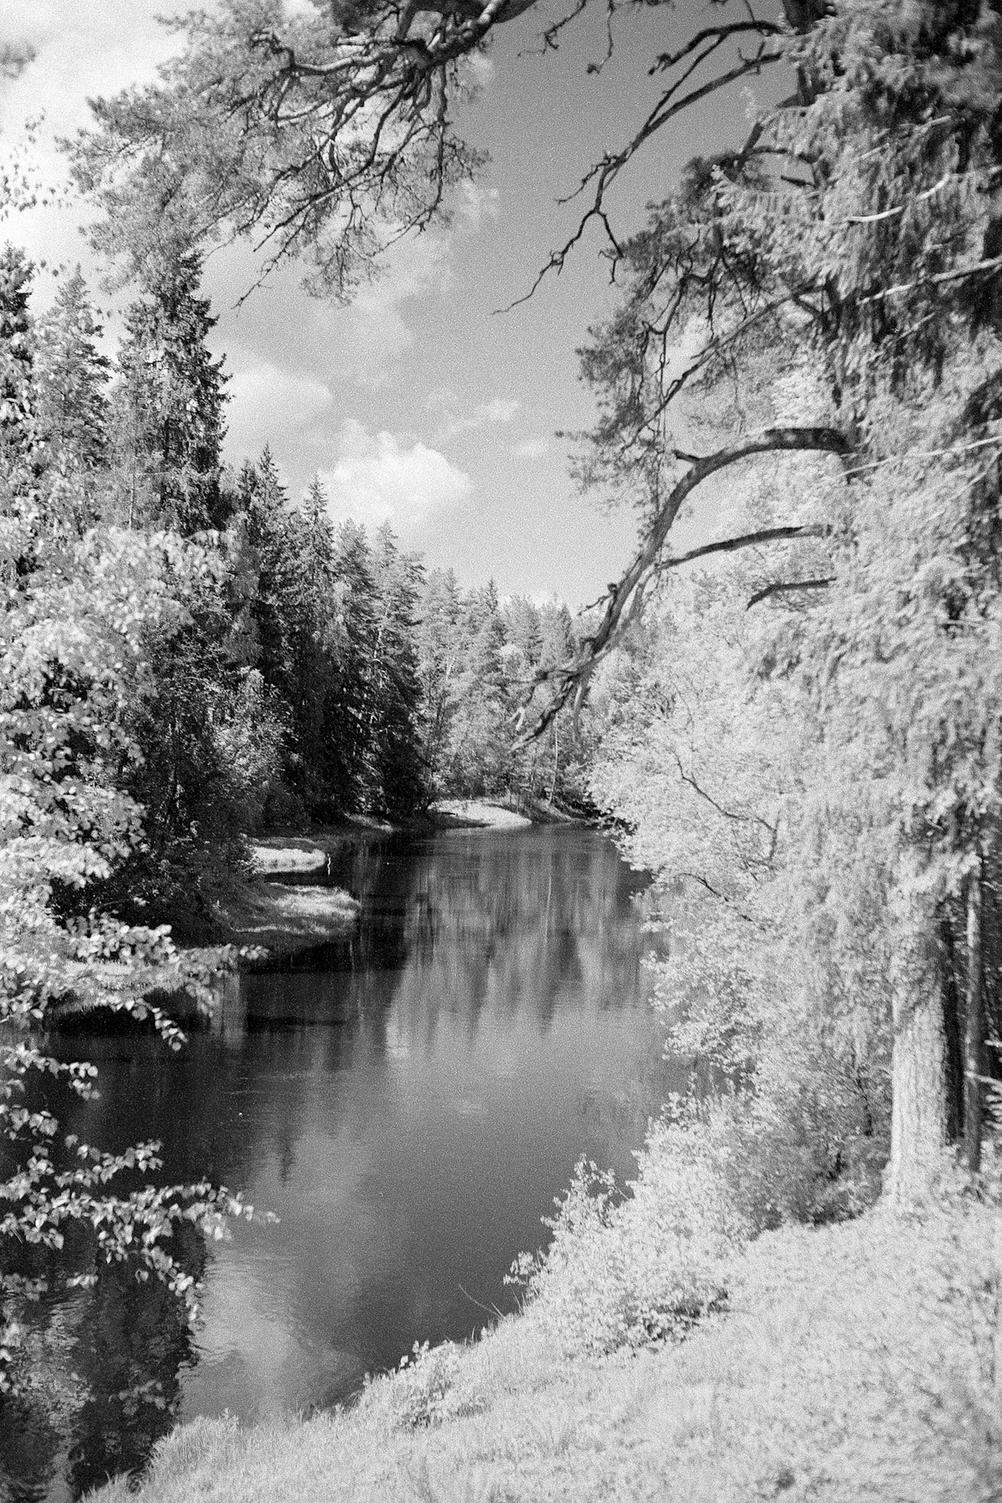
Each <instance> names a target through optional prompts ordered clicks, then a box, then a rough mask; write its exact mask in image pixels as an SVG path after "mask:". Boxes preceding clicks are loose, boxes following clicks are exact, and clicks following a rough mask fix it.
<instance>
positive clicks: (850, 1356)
mask: <svg viewBox="0 0 1002 1503" xmlns="http://www.w3.org/2000/svg"><path fill="white" fill-rule="evenodd" d="M994 1221H995V1217H994V1215H993V1213H992V1212H991V1211H990V1210H989V1209H987V1208H986V1207H985V1206H983V1205H982V1204H980V1203H978V1202H976V1201H974V1200H965V1199H964V1198H963V1197H959V1196H953V1197H952V1198H951V1199H949V1200H948V1201H947V1202H946V1203H944V1204H942V1205H939V1206H935V1207H928V1208H926V1209H925V1210H924V1211H922V1212H921V1213H915V1214H912V1215H908V1216H903V1215H895V1214H892V1213H891V1212H890V1211H888V1210H886V1209H878V1210H876V1211H873V1212H870V1213H869V1214H867V1215H865V1216H863V1217H861V1218H859V1219H858V1220H856V1221H853V1222H849V1223H844V1224H841V1225H838V1226H833V1227H828V1228H823V1229H818V1230H814V1229H807V1228H793V1229H787V1230H781V1231H778V1232H772V1233H767V1234H765V1235H764V1236H762V1237H760V1238H759V1239H757V1240H756V1241H755V1242H753V1243H752V1244H751V1245H750V1246H749V1247H748V1248H747V1249H746V1250H745V1251H744V1252H743V1253H741V1254H739V1255H738V1256H737V1257H736V1258H735V1259H734V1261H733V1264H732V1266H731V1267H730V1269H729V1271H728V1277H727V1283H728V1298H727V1305H726V1309H723V1310H721V1311H720V1313H718V1314H715V1315H713V1316H711V1317H709V1318H707V1319H704V1320H703V1321H701V1322H700V1323H699V1324H698V1325H697V1326H696V1327H695V1328H694V1329H693V1330H692V1332H691V1334H689V1336H688V1338H687V1339H685V1340H683V1341H675V1342H669V1343H666V1344H661V1345H656V1346H651V1345H647V1346H633V1347H623V1348H620V1349H619V1350H617V1351H613V1352H607V1353H604V1354H599V1355H589V1354H588V1353H587V1352H584V1351H582V1350H580V1349H579V1350H577V1351H576V1352H572V1351H571V1349H570V1348H569V1346H568V1343H567V1341H566V1339H562V1338H564V1337H566V1334H567V1333H566V1328H563V1329H562V1327H561V1319H560V1318H558V1319H557V1320H556V1322H555V1321H554V1318H553V1311H552V1310H549V1311H548V1309H547V1300H546V1298H545V1297H540V1298H539V1299H538V1300H537V1301H536V1302H535V1303H534V1304H531V1305H530V1306H529V1307H528V1309H527V1310H526V1312H525V1313H524V1314H523V1315H522V1316H520V1317H516V1318H514V1319H511V1320H507V1321H505V1322H503V1323H501V1324H500V1325H499V1326H498V1327H497V1328H496V1329H495V1330H494V1331H492V1332H490V1333H489V1334H487V1335H486V1336H485V1337H483V1338H482V1339H481V1340H480V1341H479V1342H477V1343H475V1344H474V1345H472V1346H471V1347H469V1348H465V1349H460V1348H457V1347H454V1346H445V1347H442V1348H438V1349H437V1350H435V1349H433V1350H432V1351H431V1352H429V1353H426V1354H423V1355H421V1356H419V1357H418V1358H417V1360H415V1361H414V1362H412V1363H409V1364H408V1365H407V1366H406V1367H405V1368H404V1369H403V1370H402V1371H401V1372H399V1373H397V1374H395V1375H392V1376H390V1377H389V1378H383V1379H380V1380H378V1381H377V1382H376V1383H374V1384H373V1385H372V1386H371V1387H370V1388H369V1389H368V1390H367V1392H366V1393H365V1395H364V1396H363V1398H362V1400H361V1402H360V1403H359V1404H358V1405H357V1406H356V1407H355V1408H354V1409H352V1410H348V1411H344V1412H340V1413H337V1414H335V1415H333V1416H321V1417H318V1418H315V1419H313V1420H310V1421H308V1422H296V1421H290V1422H288V1423H285V1424H268V1425H261V1426H258V1427H252V1428H249V1429H246V1430H241V1429H239V1428H238V1427H237V1426H236V1425H235V1424H234V1423H232V1422H231V1421H229V1420H218V1421H198V1422H196V1423H195V1424H193V1425H190V1426H188V1427H186V1428H183V1429H181V1430H179V1431H178V1432H176V1433H175V1434H174V1435H173V1436H172V1437H171V1438H170V1439H169V1440H168V1441H167V1442H166V1443H165V1444H164V1445H163V1447H162V1449H161V1451H160V1452H159V1454H158V1456H157V1458H156V1460H155V1462H154V1464H153V1466H152V1469H151V1472H150V1475H149V1477H148V1478H147V1480H146V1481H145V1483H144V1486H143V1488H142V1490H141V1493H140V1498H141V1499H142V1503H189V1500H190V1499H192V1498H199V1499H203V1500H219V1503H223V1500H226V1503H266V1500H267V1503H284V1500H289V1503H292V1500H295V1503H330V1500H332V1499H342V1498H343V1499H352V1500H357V1503H368V1500H371V1503H384V1500H389V1499H394V1500H395V1499H400V1500H404V1499H407V1500H410V1499H419V1500H425V1503H439V1500H441V1503H446V1500H448V1503H453V1500H454V1503H488V1500H491V1503H515V1500H519V1503H522V1500H524V1503H545V1500H550V1499H554V1500H555V1499H566V1500H568V1503H570V1500H574V1503H580V1500H589V1499H596V1500H597V1499H603V1498H613V1499H630V1500H634V1499H637V1500H640V1499H644V1500H646V1499H651V1500H654V1499H658V1500H676V1499H677V1500H679V1503H682V1500H685V1503H728V1500H734V1503H737V1500H739V1499H740V1500H742V1503H748V1500H752V1499H764V1498H774V1497H782V1498H784V1499H791V1500H794V1499H795V1500H803V1503H806V1500H808V1499H810V1500H821V1499H823V1500H840V1503H857V1500H874V1503H876V1500H878V1499H879V1500H880V1503H891V1500H914V1503H927V1500H942V1503H947V1500H949V1503H976V1500H977V1503H987V1500H988V1499H990V1498H997V1497H998V1496H999V1495H1000V1489H1002V1456H1000V1453H999V1451H998V1448H997V1439H998V1416H999V1411H998V1406H997V1399H996V1389H995V1385H994V1348H993V1332H994V1326H995V1317H996V1281H995V1274H994V1271H993V1269H992V1267H991V1259H992V1249H993V1236H994ZM96 1496H97V1497H99V1498H100V1499H101V1503H126V1500H127V1499H129V1498H130V1497H132V1496H133V1495H132V1494H130V1493H129V1491H128V1488H127V1485H126V1482H125V1480H124V1479H123V1480H120V1481H118V1482H116V1483H114V1484H112V1485H111V1486H109V1487H108V1488H106V1489H105V1490H103V1491H102V1492H101V1493H99V1494H98V1495H96Z"/></svg>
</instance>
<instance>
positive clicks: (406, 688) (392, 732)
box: [371, 523, 426, 819]
mask: <svg viewBox="0 0 1002 1503" xmlns="http://www.w3.org/2000/svg"><path fill="white" fill-rule="evenodd" d="M421 574H422V571H421V566H420V563H419V562H418V560H417V558H416V557H415V556H414V555H413V554H407V553H402V552H401V551H400V548H399V546H398V543H397V539H396V537H395V535H394V533H393V530H392V528H391V527H390V526H389V523H384V525H383V526H382V527H380V529H379V531H378V532H377V533H376V539H375V546H374V547H373V550H372V577H373V583H374V585H375V591H376V614H375V628H376V630H375V642H374V647H375V651H374V655H373V663H372V701H373V703H372V731H371V735H372V741H373V749H374V753H375V758H376V770H377V778H378V793H377V812H379V813H382V814H385V815H386V816H387V817H388V818H390V819H394V818H406V817H407V816H408V815H410V814H413V813H414V811H415V809H416V808H417V807H418V806H419V804H420V803H421V802H422V799H423V796H424V791H425V786H426V780H425V777H424V774H423V769H422V766H421V749H420V727H419V713H420V701H421V684H420V680H419V677H418V649H417V643H416V641H415V637H414V624H415V622H414V617H415V610H416V608H417V599H418V592H419V590H420V587H421Z"/></svg>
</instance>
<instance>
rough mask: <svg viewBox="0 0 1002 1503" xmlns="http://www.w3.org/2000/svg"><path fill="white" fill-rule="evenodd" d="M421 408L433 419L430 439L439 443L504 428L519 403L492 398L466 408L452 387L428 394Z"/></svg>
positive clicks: (507, 399)
mask: <svg viewBox="0 0 1002 1503" xmlns="http://www.w3.org/2000/svg"><path fill="white" fill-rule="evenodd" d="M425 407H426V408H427V410H428V412H430V413H431V414H432V416H433V417H434V418H436V419H437V426H436V428H435V435H434V436H435V439H436V441H437V442H439V443H443V442H446V441H447V440H448V439H450V438H456V437H458V436H460V435H462V434H465V433H473V432H475V431H476V430H477V429H478V428H488V427H504V426H506V425H507V424H508V423H511V422H513V421H514V419H515V417H516V416H517V415H518V413H519V412H520V411H521V408H522V403H521V402H520V401H519V399H518V398H517V397H493V398H492V399H491V400H490V401H488V402H478V403H477V404H476V405H475V406H474V407H469V406H467V405H465V404H464V402H463V400H462V398H461V397H460V396H459V394H458V393H457V392H455V391H453V389H452V387H450V386H443V387H439V388H438V389H437V390H436V391H433V392H430V393H429V395H428V398H427V400H426V402H425Z"/></svg>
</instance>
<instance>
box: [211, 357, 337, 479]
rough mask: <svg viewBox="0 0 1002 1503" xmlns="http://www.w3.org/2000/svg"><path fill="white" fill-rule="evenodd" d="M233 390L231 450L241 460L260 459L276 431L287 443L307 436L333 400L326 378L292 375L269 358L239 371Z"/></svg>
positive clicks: (229, 429)
mask: <svg viewBox="0 0 1002 1503" xmlns="http://www.w3.org/2000/svg"><path fill="white" fill-rule="evenodd" d="M227 390H228V392H229V395H230V402H229V406H228V407H227V413H226V421H227V450H228V452H229V453H230V454H231V455H232V456H233V457H234V458H236V459H237V460H238V461H239V460H240V459H243V458H245V457H251V458H256V456H257V455H258V454H259V453H260V452H261V450H262V448H263V447H264V445H265V442H266V441H268V440H271V441H272V442H274V438H275V435H276V434H281V435H282V436H283V438H284V439H285V441H286V443H288V442H289V439H290V437H291V439H292V441H301V439H302V437H303V436H306V435H309V434H310V433H311V431H315V429H316V426H317V425H318V423H319V422H320V421H321V420H322V418H323V417H324V415H325V413H326V412H327V410H328V409H329V408H330V405H331V394H330V391H329V390H328V388H327V387H326V386H325V385H324V384H323V382H321V381H313V380H310V379H309V378H307V377H300V376H295V375H291V374H290V373H289V372H288V371H283V370H280V369H279V368H278V367H277V366H275V365H271V364H269V363H268V362H267V361H262V362H261V363H260V364H256V365H253V366H250V367H248V368H247V369H245V370H242V371H238V372H237V374H236V375H235V376H232V377H231V379H230V382H229V385H228V387H227Z"/></svg>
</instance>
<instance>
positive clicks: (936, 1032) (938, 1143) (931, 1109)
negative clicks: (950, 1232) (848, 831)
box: [885, 873, 947, 1201]
mask: <svg viewBox="0 0 1002 1503" xmlns="http://www.w3.org/2000/svg"><path fill="white" fill-rule="evenodd" d="M912 875H913V876H914V875H915V873H913V874H912ZM893 909H894V915H893V916H894V920H895V931H896V935H897V944H896V950H895V956H894V968H893V976H892V998H891V1001H892V1026H893V1042H892V1054H891V1158H890V1163H889V1165H888V1169H887V1175H886V1179H885V1189H886V1193H887V1195H888V1197H889V1198H890V1199H891V1200H895V1201H910V1200H914V1199H915V1198H916V1197H917V1196H920V1195H922V1194H923V1193H924V1192H925V1191H926V1190H927V1189H928V1188H929V1186H930V1184H931V1182H932V1180H933V1179H934V1178H935V1175H936V1172H937V1169H938V1167H939V1165H940V1163H941V1159H942V1152H943V1148H944V1147H945V1145H946V1140H947V1122H946V1031H945V1029H944V1026H943V999H942V990H941V986H940V976H939V964H938V955H937V945H936V937H937V924H936V916H935V913H934V911H933V905H932V903H931V902H930V900H929V897H928V895H927V894H926V893H924V892H922V891H921V888H920V887H919V884H918V883H917V882H915V881H912V882H908V881H907V880H906V881H905V882H903V883H902V884H901V886H900V887H899V888H898V890H897V892H896V893H895V895H894V898H893Z"/></svg>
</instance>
